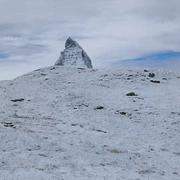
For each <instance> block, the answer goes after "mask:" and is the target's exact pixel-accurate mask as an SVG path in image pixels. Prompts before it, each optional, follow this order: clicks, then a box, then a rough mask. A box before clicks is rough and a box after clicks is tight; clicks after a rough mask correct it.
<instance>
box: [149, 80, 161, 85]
mask: <svg viewBox="0 0 180 180" xmlns="http://www.w3.org/2000/svg"><path fill="white" fill-rule="evenodd" d="M150 82H152V83H158V84H160V83H161V82H160V81H157V80H150Z"/></svg>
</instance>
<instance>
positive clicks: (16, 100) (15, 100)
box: [11, 98, 24, 102]
mask: <svg viewBox="0 0 180 180" xmlns="http://www.w3.org/2000/svg"><path fill="white" fill-rule="evenodd" d="M11 101H12V102H18V101H19V102H21V101H24V99H23V98H20V99H12V100H11Z"/></svg>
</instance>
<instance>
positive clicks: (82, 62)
mask: <svg viewBox="0 0 180 180" xmlns="http://www.w3.org/2000/svg"><path fill="white" fill-rule="evenodd" d="M55 65H57V66H76V67H82V68H93V67H92V64H91V59H90V58H89V56H88V55H87V53H86V52H85V51H84V49H83V48H82V47H81V46H80V45H79V44H78V43H77V42H76V41H75V40H74V39H72V38H71V37H69V38H68V39H67V40H66V43H65V49H64V51H62V52H61V53H60V57H59V59H58V60H57V61H56V63H55Z"/></svg>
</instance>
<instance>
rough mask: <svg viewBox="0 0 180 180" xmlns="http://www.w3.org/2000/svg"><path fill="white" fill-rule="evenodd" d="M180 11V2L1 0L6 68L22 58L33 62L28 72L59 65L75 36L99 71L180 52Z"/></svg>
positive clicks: (0, 42)
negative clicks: (121, 62) (68, 40)
mask: <svg viewBox="0 0 180 180" xmlns="http://www.w3.org/2000/svg"><path fill="white" fill-rule="evenodd" d="M179 8H180V1H179V0H166V1H164V0H151V1H148V0H126V1H124V0H99V1H97V0H91V1H83V0H76V1H74V0H66V1H64V0H31V1H28V0H16V1H14V0H0V17H1V19H0V48H1V50H0V52H6V53H10V55H11V56H10V57H8V58H6V59H4V60H3V64H4V61H7V68H8V67H9V66H10V65H9V64H8V61H14V63H16V62H17V63H18V61H19V59H18V58H19V57H21V60H22V61H23V59H24V61H25V62H27V60H31V61H30V62H31V63H32V64H29V65H28V67H24V68H25V69H26V71H29V70H31V69H32V67H33V68H34V67H37V68H40V67H44V66H48V65H53V64H54V62H55V61H56V59H57V58H58V56H59V52H60V51H61V50H63V48H64V42H65V39H66V38H67V37H69V36H71V37H74V38H75V40H77V41H78V42H79V44H80V45H82V47H83V48H84V49H85V50H86V51H87V53H88V54H89V56H90V57H91V58H92V60H93V64H94V66H95V68H101V67H107V66H108V65H109V64H110V63H111V62H113V61H115V60H121V59H132V58H137V57H139V56H143V55H147V54H151V53H155V52H160V51H166V50H167V51H170V50H172V51H180V46H179V40H180V37H179V31H180V25H179V22H180V12H179ZM28 44H31V45H32V47H33V44H35V45H39V47H40V46H41V47H42V48H39V49H37V47H36V48H34V49H33V48H32V49H31V53H28V48H27V49H26V50H25V49H23V50H22V49H21V48H22V47H24V48H25V47H27V45H28ZM34 47H35V46H34ZM43 47H44V48H43ZM13 54H15V56H13ZM40 57H41V58H43V59H42V60H39V59H38V58H40ZM1 62H2V59H0V64H1ZM37 62H43V63H42V64H39V63H37ZM2 68H4V67H2V66H0V72H1V74H2ZM9 68H11V67H9ZM16 71H18V72H19V73H21V71H19V70H17V69H15V68H14V70H13V72H14V74H15V75H17V73H16ZM13 72H12V74H13ZM1 74H0V76H1ZM9 77H10V76H9ZM9 77H8V75H7V76H6V78H9ZM0 79H2V78H0Z"/></svg>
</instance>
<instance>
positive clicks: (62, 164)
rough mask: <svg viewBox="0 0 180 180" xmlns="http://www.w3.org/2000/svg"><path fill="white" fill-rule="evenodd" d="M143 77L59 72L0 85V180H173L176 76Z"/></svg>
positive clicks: (178, 153) (179, 148)
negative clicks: (130, 94) (128, 94)
mask: <svg viewBox="0 0 180 180" xmlns="http://www.w3.org/2000/svg"><path fill="white" fill-rule="evenodd" d="M150 72H153V73H155V75H156V76H155V77H154V78H149V77H148V72H144V70H143V69H116V70H115V69H113V70H95V69H94V70H93V69H82V68H79V69H78V68H68V67H67V68H65V67H60V66H59V67H48V68H44V69H39V70H36V71H34V72H31V73H28V74H26V75H23V76H21V77H18V78H16V79H14V80H12V81H0V102H1V103H0V138H1V145H0V179H1V180H25V179H28V180H52V179H53V180H54V179H55V180H63V179H64V180H81V179H82V180H92V179H93V180H94V179H98V180H99V179H107V180H121V179H125V180H135V179H138V180H156V179H157V180H160V179H162V180H178V179H180V93H179V87H180V78H179V77H180V73H172V72H165V71H158V70H153V71H150ZM150 80H159V81H160V82H161V83H160V84H159V83H153V82H150ZM129 92H135V94H137V96H126V94H127V93H129ZM15 99H24V100H22V101H17V102H12V101H11V100H15Z"/></svg>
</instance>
